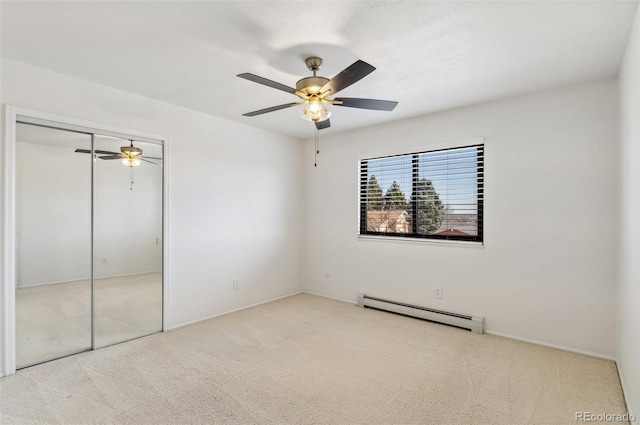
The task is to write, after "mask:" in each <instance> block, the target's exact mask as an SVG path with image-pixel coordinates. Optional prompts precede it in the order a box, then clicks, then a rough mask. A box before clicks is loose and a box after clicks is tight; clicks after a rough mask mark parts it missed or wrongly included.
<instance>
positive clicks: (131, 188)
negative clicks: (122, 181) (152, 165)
mask: <svg viewBox="0 0 640 425" xmlns="http://www.w3.org/2000/svg"><path fill="white" fill-rule="evenodd" d="M129 168H131V187H130V188H129V190H133V167H129Z"/></svg>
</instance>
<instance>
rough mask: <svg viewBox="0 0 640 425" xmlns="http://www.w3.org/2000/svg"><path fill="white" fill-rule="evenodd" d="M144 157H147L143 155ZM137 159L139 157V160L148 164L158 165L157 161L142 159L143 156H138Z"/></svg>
mask: <svg viewBox="0 0 640 425" xmlns="http://www.w3.org/2000/svg"><path fill="white" fill-rule="evenodd" d="M145 158H148V157H145ZM138 159H140V161H144V162H148V163H149V164H153V165H158V163H157V162H153V161H148V160H146V159H144V158H138ZM158 159H159V158H158Z"/></svg>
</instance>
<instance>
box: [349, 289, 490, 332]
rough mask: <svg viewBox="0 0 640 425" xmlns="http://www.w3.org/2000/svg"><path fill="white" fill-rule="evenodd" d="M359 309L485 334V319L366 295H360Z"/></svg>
mask: <svg viewBox="0 0 640 425" xmlns="http://www.w3.org/2000/svg"><path fill="white" fill-rule="evenodd" d="M358 307H363V308H364V307H371V308H375V309H378V310H386V311H391V312H393V313H399V314H403V315H405V316H411V317H417V318H420V319H425V320H429V321H431V322H437V323H444V324H445V325H451V326H455V327H458V328H463V329H469V330H470V331H471V332H473V333H477V334H481V333H483V332H484V318H482V317H478V316H468V315H466V314H460V313H453V312H450V311H442V310H435V309H432V308H427V307H421V306H418V305H412V304H407V303H401V302H398V301H391V300H385V299H382V298H376V297H372V296H370V295H366V294H358Z"/></svg>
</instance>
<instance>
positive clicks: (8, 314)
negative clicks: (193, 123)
mask: <svg viewBox="0 0 640 425" xmlns="http://www.w3.org/2000/svg"><path fill="white" fill-rule="evenodd" d="M4 108H5V111H4V112H5V113H4V134H3V136H4V137H3V141H4V151H3V154H4V164H3V165H4V166H3V168H4V175H3V179H4V180H3V184H4V188H3V195H4V196H3V200H2V202H3V204H2V213H3V225H2V239H3V240H4V246H2V270H1V273H2V282H3V288H2V299H3V301H2V304H3V306H2V307H3V309H2V310H3V311H2V335H1V342H2V354H3V356H2V357H3V359H2V360H3V361H2V362H1V364H0V376H6V375H12V374H14V373H15V372H16V311H15V301H16V298H15V297H16V284H17V282H16V239H15V231H16V214H15V213H16V193H15V191H16V185H15V182H16V161H15V159H16V124H17V123H18V122H22V123H27V124H37V125H42V126H48V127H53V128H59V129H62V130H71V131H79V132H83V133H97V134H102V135H106V136H114V137H119V138H124V139H135V140H139V141H141V142H148V143H155V144H161V145H162V146H163V161H162V167H163V168H162V331H164V330H165V329H168V325H167V324H168V323H169V320H168V313H169V310H168V296H167V295H168V293H169V291H168V287H169V284H168V283H169V279H168V276H169V273H168V264H169V257H168V246H169V231H168V205H167V204H168V202H167V200H168V175H169V172H168V161H167V158H168V151H169V149H168V147H169V146H168V143H167V142H168V138H167V137H165V136H162V135H158V134H153V133H148V132H142V131H138V130H133V129H128V128H123V127H117V126H112V125H108V124H102V123H98V122H93V121H86V120H80V119H75V118H70V117H66V116H62V115H56V114H50V113H47V112H41V111H36V110H32V109H27V108H22V107H17V106H12V105H5V106H4ZM92 334H93V332H92ZM92 338H93V335H92Z"/></svg>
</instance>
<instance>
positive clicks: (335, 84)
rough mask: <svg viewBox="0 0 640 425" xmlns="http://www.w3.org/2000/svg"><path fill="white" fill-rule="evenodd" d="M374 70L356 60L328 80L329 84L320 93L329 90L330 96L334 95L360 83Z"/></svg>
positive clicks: (372, 67)
mask: <svg viewBox="0 0 640 425" xmlns="http://www.w3.org/2000/svg"><path fill="white" fill-rule="evenodd" d="M375 69H376V68H375V67H374V66H372V65H369V64H368V63H366V62H364V61H361V60H357V61H355V62H354V63H352V64H351V65H350V66H348V67H347V68H345V69H344V70H343V71H342V72H340V73H339V74H338V75H336V76H335V77H333V78H332V79H331V80H329V82H328V83H327V84H325V85H324V86H323V87H322V88H321V89H320V92H321V93H324V92H325V91H327V90H329V91H330V92H331V93H330V94H332V95H334V94H336V93H338V92H339V91H340V90H342V89H344V88H347V87H349V86H350V85H351V84H353V83H356V82H358V81H360V80H361V79H363V78H364V77H366V76H367V75H369V74H371V73H372V72H373V71H375Z"/></svg>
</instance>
